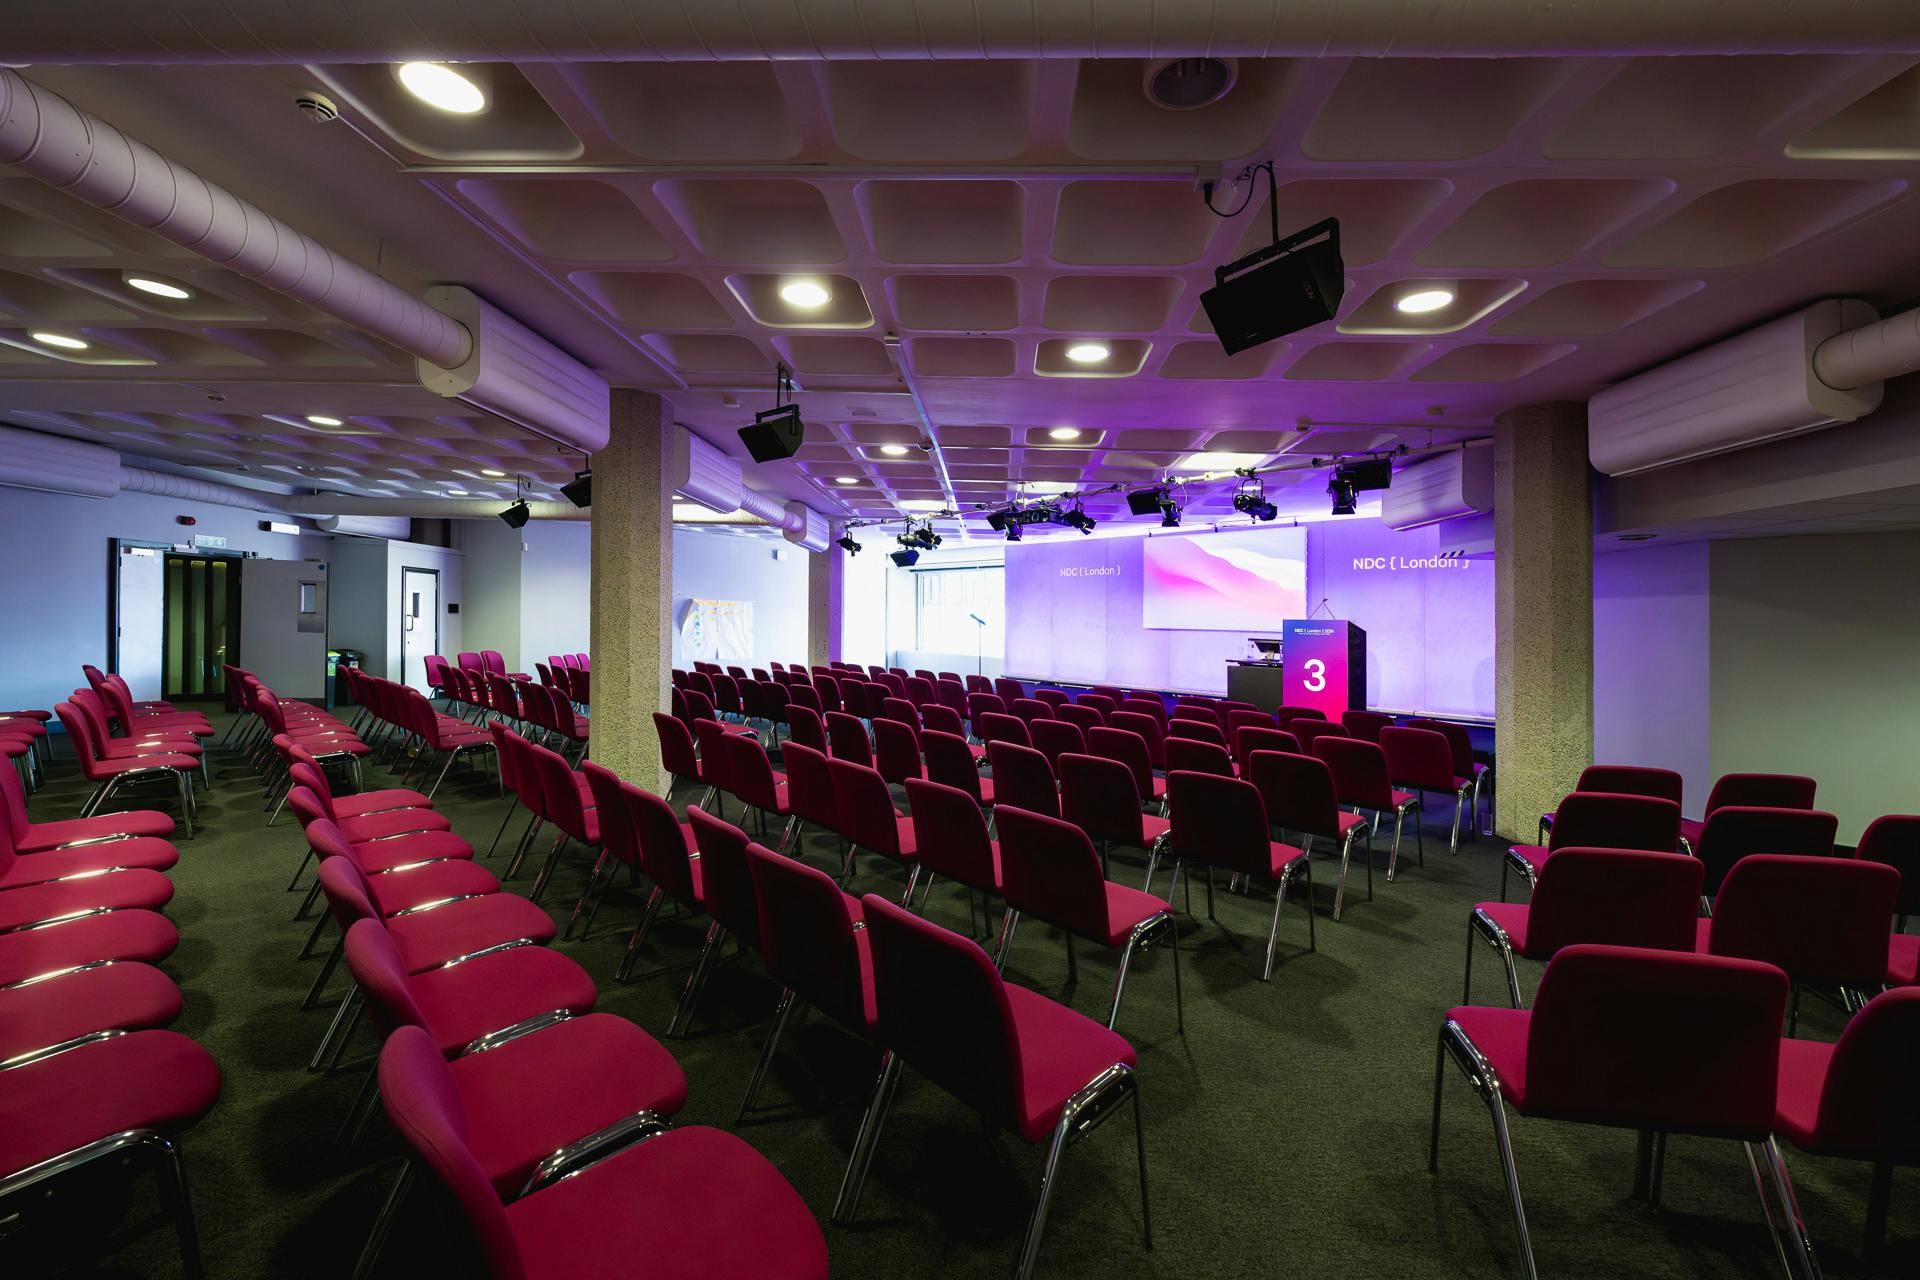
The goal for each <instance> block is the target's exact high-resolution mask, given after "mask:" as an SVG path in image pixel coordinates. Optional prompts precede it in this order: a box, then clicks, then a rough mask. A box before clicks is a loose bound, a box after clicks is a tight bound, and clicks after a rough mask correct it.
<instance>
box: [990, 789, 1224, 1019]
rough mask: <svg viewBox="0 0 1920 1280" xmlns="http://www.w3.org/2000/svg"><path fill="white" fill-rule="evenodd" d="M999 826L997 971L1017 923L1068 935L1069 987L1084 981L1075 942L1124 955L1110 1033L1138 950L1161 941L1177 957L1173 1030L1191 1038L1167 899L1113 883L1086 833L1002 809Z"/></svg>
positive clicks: (1024, 812)
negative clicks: (1027, 921)
mask: <svg viewBox="0 0 1920 1280" xmlns="http://www.w3.org/2000/svg"><path fill="white" fill-rule="evenodd" d="M995 817H996V819H997V821H998V824H999V827H1000V884H1001V893H1002V896H1003V897H1005V898H1006V901H1007V914H1006V916H1005V918H1004V919H1003V920H1002V921H1001V924H1000V942H999V945H998V946H997V947H996V948H995V950H994V957H993V960H994V964H995V965H996V966H997V967H998V968H999V969H1000V970H1002V971H1003V972H1004V971H1005V970H1006V967H1007V953H1008V952H1009V951H1011V950H1012V949H1013V935H1014V931H1015V930H1016V929H1018V928H1019V926H1020V917H1021V916H1023V915H1025V916H1032V917H1033V918H1034V919H1036V920H1040V921H1043V922H1045V923H1047V924H1050V925H1053V926H1055V927H1056V928H1059V929H1064V930H1066V932H1067V935H1068V941H1067V975H1068V977H1067V980H1068V982H1069V983H1070V984H1071V983H1075V982H1077V981H1078V980H1079V973H1080V970H1079V962H1078V961H1077V960H1076V959H1075V957H1074V951H1073V941H1072V940H1073V939H1074V938H1085V939H1087V940H1088V941H1090V942H1097V943H1099V944H1100V945H1101V946H1103V947H1106V948H1107V949H1109V950H1112V951H1118V952H1119V953H1120V966H1119V969H1118V971H1117V972H1116V973H1115V974H1114V980H1113V1000H1112V1002H1111V1004H1110V1005H1109V1007H1108V1009H1107V1027H1108V1029H1112V1027H1113V1025H1114V1023H1115V1022H1117V1021H1118V1020H1119V1018H1120V998H1121V996H1122V995H1123V994H1124V993H1125V992H1126V987H1127V970H1128V969H1129V967H1131V964H1132V961H1133V954H1134V952H1135V950H1137V949H1138V948H1140V947H1142V946H1144V945H1146V944H1147V943H1149V942H1150V941H1152V940H1155V939H1158V940H1161V941H1164V942H1166V943H1167V945H1168V946H1169V947H1171V948H1172V950H1173V1004H1174V1016H1175V1026H1176V1028H1177V1029H1178V1030H1179V1031H1180V1033H1181V1034H1182V1035H1184V1034H1186V1006H1185V1000H1184V997H1183V996H1182V995H1181V992H1180V934H1179V930H1178V929H1177V928H1176V927H1175V925H1174V919H1173V911H1172V909H1171V908H1170V907H1169V906H1168V905H1167V902H1166V900H1165V899H1163V898H1156V897H1154V896H1153V895H1152V894H1150V893H1144V892H1142V891H1141V890H1139V889H1130V888H1128V887H1127V886H1125V885H1121V884H1115V883H1113V882H1112V881H1110V880H1108V879H1107V878H1106V874H1105V873H1104V872H1103V871H1102V870H1101V867H1100V857H1099V855H1098V854H1096V853H1095V852H1094V850H1093V843H1092V841H1090V840H1088V839H1087V834H1086V832H1084V831H1082V830H1081V829H1080V828H1079V827H1076V826H1074V825H1073V824H1072V823H1070V822H1063V821H1061V820H1060V819H1058V818H1049V817H1047V816H1046V815H1044V814H1039V813H1029V812H1028V811H1027V810H1025V809H1016V808H1013V807H1011V806H1004V805H1003V806H1002V807H1001V808H1000V809H999V810H998V811H997V812H996V814H995Z"/></svg>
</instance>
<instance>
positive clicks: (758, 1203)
mask: <svg viewBox="0 0 1920 1280" xmlns="http://www.w3.org/2000/svg"><path fill="white" fill-rule="evenodd" d="M495 1052H502V1050H495ZM379 1083H380V1099H381V1102H382V1103H383V1104H384V1106H385V1108H386V1113H387V1118H388V1119H389V1120H391V1121H392V1123H393V1127H394V1129H395V1130H396V1131H398V1133H399V1134H400V1136H401V1139H402V1140H403V1141H404V1142H405V1143H406V1144H407V1146H408V1148H409V1149H410V1150H411V1151H412V1153H413V1156H414V1158H415V1159H416V1160H417V1161H418V1162H419V1163H420V1164H421V1165H422V1166H423V1167H424V1168H426V1169H427V1170H429V1171H430V1172H431V1173H432V1174H433V1175H434V1177H435V1178H437V1179H438V1180H439V1181H440V1182H441V1183H443V1184H444V1185H445V1186H446V1187H447V1188H448V1190H450V1191H451V1192H452V1193H453V1199H454V1201H455V1203H457V1204H458V1205H459V1208H460V1213H461V1216H463V1217H464V1218H465V1219H466V1220H467V1223H468V1226H469V1228H470V1229H471V1230H472V1232H473V1234H474V1236H475V1238H476V1239H477V1240H478V1242H479V1245H480V1249H481V1252H482V1255H483V1256H484V1257H485V1259H486V1269H487V1272H488V1274H489V1275H493V1276H498V1277H514V1278H515V1280H519V1278H522V1277H533V1276H545V1275H560V1274H568V1275H618V1274H621V1273H623V1272H627V1271H630V1270H631V1269H632V1267H633V1265H634V1260H635V1259H636V1258H647V1257H652V1256H656V1255H657V1254H658V1253H659V1251H660V1249H661V1247H662V1242H663V1241H686V1242H690V1243H689V1244H688V1245H687V1246H686V1247H688V1248H697V1250H698V1254H699V1260H698V1263H697V1264H695V1265H697V1266H698V1268H699V1270H700V1273H701V1274H702V1275H708V1276H715V1277H718V1276H748V1275H751V1276H755V1277H764V1278H765V1280H826V1276H827V1247H826V1242H825V1241H824V1240H823V1239H822V1238H821V1235H820V1229H819V1227H818V1226H817V1225H815V1223H814V1220H813V1215H812V1213H811V1212H810V1211H809V1210H808V1209H807V1206H806V1204H805V1203H804V1202H803V1201H802V1200H801V1199H800V1197H799V1196H798V1195H797V1194H796V1193H795V1192H794V1190H793V1188H792V1187H791V1186H789V1185H788V1184H787V1181H786V1179H784V1178H782V1177H781V1176H780V1173H779V1171H778V1170H777V1169H775V1168H774V1167H773V1166H772V1165H771V1164H769V1163H767V1161H766V1159H765V1158H764V1157H762V1156H761V1155H760V1154H759V1153H758V1152H756V1151H755V1150H754V1149H753V1148H752V1147H750V1146H748V1145H747V1144H746V1143H745V1142H742V1141H741V1140H740V1139H738V1138H736V1137H734V1136H733V1135H731V1134H728V1133H724V1132H722V1131H720V1130H718V1129H707V1128H702V1127H698V1126H695V1127H690V1128H684V1129H667V1128H666V1127H665V1126H664V1125H663V1124H661V1123H660V1122H659V1120H658V1118H657V1117H655V1116H651V1115H639V1116H635V1117H632V1118H631V1119H630V1120H628V1121H627V1122H626V1123H624V1124H622V1125H620V1126H618V1128H617V1130H615V1131H614V1132H611V1133H608V1134H607V1135H606V1138H607V1140H606V1141H603V1142H597V1143H583V1144H578V1145H574V1146H568V1147H565V1148H562V1149H561V1150H560V1151H559V1152H557V1153H555V1155H554V1156H553V1157H552V1158H551V1159H549V1160H547V1161H545V1162H543V1163H542V1164H541V1165H540V1167H539V1168H538V1170H537V1171H536V1173H535V1174H534V1176H533V1178H532V1179H530V1181H529V1184H528V1185H527V1186H526V1187H524V1188H522V1189H521V1194H520V1195H519V1197H518V1198H517V1199H514V1200H513V1201H512V1202H511V1203H508V1204H503V1203H502V1197H501V1195H500V1192H499V1191H498V1190H497V1189H496V1188H495V1186H494V1185H493V1184H492V1182H491V1181H490V1180H489V1178H488V1176H487V1169H486V1165H485V1164H484V1163H483V1161H482V1159H481V1156H480V1154H479V1153H478V1152H477V1151H476V1150H475V1147H476V1143H475V1137H476V1135H477V1134H479V1133H482V1132H486V1131H487V1130H488V1129H489V1128H491V1127H494V1126H498V1125H501V1124H502V1123H505V1122H503V1121H502V1120H500V1119H499V1118H495V1117H484V1118H483V1117H481V1116H475V1115H470V1114H468V1101H469V1100H468V1099H466V1098H463V1097H462V1095H461V1091H460V1088H459V1086H458V1084H457V1083H456V1082H455V1080H454V1078H453V1072H452V1069H451V1068H450V1067H449V1065H448V1063H447V1062H446V1060H445V1058H444V1057H442V1056H441V1055H440V1054H439V1053H438V1052H437V1051H436V1050H435V1048H434V1045H433V1041H432V1039H431V1038H430V1037H429V1036H428V1035H427V1034H426V1033H425V1032H423V1031H421V1030H420V1029H419V1028H418V1027H402V1028H400V1029H398V1030H396V1031H395V1032H394V1033H393V1034H392V1035H391V1036H389V1037H387V1043H386V1045H385V1046H384V1047H383V1048H382V1049H381V1051H380V1067H379ZM609 1087H610V1086H609ZM496 1105H498V1106H500V1107H503V1108H510V1107H512V1106H513V1103H512V1102H510V1101H501V1102H499V1103H497V1104H496ZM636 1133H637V1134H639V1135H641V1136H640V1137H639V1138H638V1139H637V1140H636V1138H635V1137H634V1135H635V1134H636ZM595 1136H596V1137H597V1136H599V1135H595ZM622 1143H625V1144H627V1145H624V1146H623V1145H621V1144H622ZM583 1148H584V1149H583ZM609 1153H611V1154H609ZM691 1242H698V1243H697V1245H695V1244H692V1243H691Z"/></svg>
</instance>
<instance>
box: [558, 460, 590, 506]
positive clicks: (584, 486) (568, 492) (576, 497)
mask: <svg viewBox="0 0 1920 1280" xmlns="http://www.w3.org/2000/svg"><path fill="white" fill-rule="evenodd" d="M560 492H561V494H562V495H563V496H565V498H566V500H567V501H568V502H571V503H572V504H573V505H574V506H576V507H590V506H592V505H593V468H592V467H588V468H587V469H586V470H585V471H576V472H574V473H573V479H572V480H571V481H570V482H568V483H567V484H563V485H561V486H560Z"/></svg>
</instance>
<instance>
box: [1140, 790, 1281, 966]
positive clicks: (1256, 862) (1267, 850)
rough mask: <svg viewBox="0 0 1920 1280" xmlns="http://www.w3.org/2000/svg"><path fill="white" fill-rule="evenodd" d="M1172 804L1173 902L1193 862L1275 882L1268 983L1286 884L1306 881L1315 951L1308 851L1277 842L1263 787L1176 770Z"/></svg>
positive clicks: (1169, 792) (1170, 891) (1150, 874)
mask: <svg viewBox="0 0 1920 1280" xmlns="http://www.w3.org/2000/svg"><path fill="white" fill-rule="evenodd" d="M1302 758H1304V757H1302ZM1316 763H1317V762H1316ZM1167 804H1168V807H1169V809H1170V810H1171V811H1172V814H1173V834H1172V836H1171V837H1170V838H1169V839H1168V841H1167V847H1168V848H1169V849H1170V850H1171V851H1172V856H1173V860H1174V866H1173V883H1172V884H1170V885H1169V886H1168V890H1167V896H1168V898H1169V899H1171V898H1172V897H1173V896H1174V890H1175V889H1177V888H1178V887H1179V880H1180V870H1181V868H1182V867H1183V866H1185V865H1186V864H1188V863H1195V864H1198V865H1200V866H1205V867H1219V868H1221V869H1222V870H1225V871H1228V872H1232V873H1234V874H1237V875H1248V876H1259V877H1261V878H1262V879H1267V880H1271V881H1273V882H1274V886H1275V887H1274V895H1273V923H1272V924H1271V925H1269V926H1268V929H1267V958H1266V964H1265V965H1264V966H1263V967H1262V969H1261V971H1260V981H1262V982H1267V981H1271V980H1272V978H1273V955H1274V949H1275V947H1276V946H1277V945H1278V943H1279V941H1280V909H1281V908H1282V907H1284V906H1285V905H1286V903H1287V886H1289V885H1290V884H1292V883H1293V882H1294V881H1295V880H1296V879H1299V878H1301V877H1304V878H1305V879H1306V882H1307V900H1306V904H1305V905H1306V908H1307V950H1309V951H1312V950H1314V949H1316V947H1317V945H1318V944H1317V942H1316V940H1315V938H1314V920H1313V862H1312V859H1310V858H1309V857H1308V856H1307V852H1306V850H1304V849H1297V848H1295V847H1294V846H1292V845H1290V844H1281V843H1279V842H1278V841H1276V840H1274V839H1273V827H1272V818H1271V815H1270V814H1269V813H1268V812H1267V806H1266V804H1265V802H1264V801H1263V800H1262V799H1261V795H1260V790H1259V788H1257V787H1256V786H1254V785H1253V784H1252V783H1251V782H1243V781H1241V780H1240V779H1238V778H1230V777H1222V776H1220V775H1219V774H1214V773H1189V772H1187V771H1186V770H1184V769H1176V770H1174V771H1173V772H1172V773H1170V774H1168V775H1167ZM1147 883H1148V885H1149V886H1151V885H1152V883H1153V866H1152V864H1149V866H1148V868H1147ZM1207 918H1208V919H1214V918H1215V917H1214V914H1213V879H1212V877H1211V876H1209V877H1208V879H1207Z"/></svg>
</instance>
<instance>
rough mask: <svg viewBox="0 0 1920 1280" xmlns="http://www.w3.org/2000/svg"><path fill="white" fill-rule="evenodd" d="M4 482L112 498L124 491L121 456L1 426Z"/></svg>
mask: <svg viewBox="0 0 1920 1280" xmlns="http://www.w3.org/2000/svg"><path fill="white" fill-rule="evenodd" d="M0 485H8V486H10V487H12V488H15V489H38V490H40V491H42V492H44V493H64V494H70V495H72V496H74V497H78V498H111V497H112V496H113V495H114V494H116V493H118V492H120V455H119V454H117V453H115V452H114V451H113V450H111V449H106V448H102V447H101V446H100V445H97V444H87V443H86V442H84V441H81V440H68V439H66V438H65V437H64V436H48V435H42V434H40V433H39V432H38V431H16V430H14V429H13V428H12V427H0Z"/></svg>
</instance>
